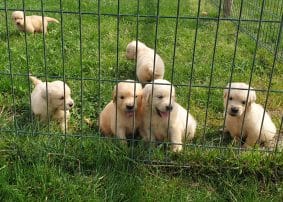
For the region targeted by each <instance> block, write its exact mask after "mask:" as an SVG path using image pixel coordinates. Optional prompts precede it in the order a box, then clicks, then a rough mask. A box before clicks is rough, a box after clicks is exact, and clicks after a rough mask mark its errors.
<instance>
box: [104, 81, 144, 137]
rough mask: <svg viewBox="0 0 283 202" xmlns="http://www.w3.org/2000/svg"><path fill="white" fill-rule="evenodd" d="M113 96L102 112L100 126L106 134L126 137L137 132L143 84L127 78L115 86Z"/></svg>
mask: <svg viewBox="0 0 283 202" xmlns="http://www.w3.org/2000/svg"><path fill="white" fill-rule="evenodd" d="M112 96H113V100H112V101H111V102H109V103H108V104H107V105H106V107H105V108H104V109H103V111H102V112H101V113H100V117H99V128H100V130H101V131H102V133H103V134H104V135H106V136H109V135H116V136H117V137H118V138H121V139H126V135H128V134H130V133H132V132H135V130H136V129H137V128H138V127H139V125H140V122H141V118H140V114H141V113H140V110H141V97H142V86H141V84H140V83H134V81H133V80H126V81H123V82H120V83H118V84H117V86H115V87H114V89H113V94H112ZM133 120H135V122H134V123H133ZM133 130H134V131H133ZM124 142H126V141H124Z"/></svg>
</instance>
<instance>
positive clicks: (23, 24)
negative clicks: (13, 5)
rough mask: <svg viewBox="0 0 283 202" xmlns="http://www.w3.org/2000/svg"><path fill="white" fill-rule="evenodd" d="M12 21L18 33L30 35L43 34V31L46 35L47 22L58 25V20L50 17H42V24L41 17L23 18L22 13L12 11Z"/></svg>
mask: <svg viewBox="0 0 283 202" xmlns="http://www.w3.org/2000/svg"><path fill="white" fill-rule="evenodd" d="M12 19H13V21H14V23H15V24H16V26H17V28H18V29H19V30H20V31H23V32H30V33H35V32H43V30H44V33H45V34H46V33H47V25H48V22H56V23H59V21H58V20H56V19H54V18H50V17H44V18H43V20H44V22H42V16H38V15H31V16H25V18H24V12H23V11H14V12H13V13H12ZM43 25H44V29H43Z"/></svg>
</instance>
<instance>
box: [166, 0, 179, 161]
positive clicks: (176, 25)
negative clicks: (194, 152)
mask: <svg viewBox="0 0 283 202" xmlns="http://www.w3.org/2000/svg"><path fill="white" fill-rule="evenodd" d="M179 15H180V0H178V1H177V11H176V19H175V30H174V48H173V57H172V70H171V76H170V80H171V85H170V100H169V106H171V105H172V102H173V101H172V95H173V94H172V91H173V88H174V87H173V85H174V72H175V71H174V70H175V56H176V47H177V34H178V25H179ZM170 119H171V111H170V112H169V117H168V122H167V126H168V127H167V140H168V142H169V141H170V136H171V135H173V134H170V132H169V130H170V129H169V128H170ZM174 144H179V143H172V144H171V145H170V146H179V145H174ZM167 145H168V144H167ZM168 151H169V149H167V150H166V152H165V159H166V160H167V159H168V160H169V158H168ZM168 160H167V161H168Z"/></svg>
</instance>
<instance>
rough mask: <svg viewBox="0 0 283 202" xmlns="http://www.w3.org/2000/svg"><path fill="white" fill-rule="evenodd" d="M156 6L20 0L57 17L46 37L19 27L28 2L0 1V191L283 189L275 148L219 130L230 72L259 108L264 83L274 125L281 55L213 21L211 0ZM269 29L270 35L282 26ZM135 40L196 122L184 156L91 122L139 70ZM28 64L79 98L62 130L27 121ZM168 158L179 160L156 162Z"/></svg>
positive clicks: (239, 192)
mask: <svg viewBox="0 0 283 202" xmlns="http://www.w3.org/2000/svg"><path fill="white" fill-rule="evenodd" d="M157 3H158V2H157V0H154V1H150V0H141V1H128V0H120V1H114V0H101V1H89V2H88V1H74V0H69V1H56V0H49V1H32V0H25V1H24V8H25V10H27V14H28V15H32V14H38V15H41V14H42V12H41V10H42V9H43V10H44V15H47V16H50V17H54V18H56V19H58V20H59V21H60V24H56V23H53V24H52V23H50V24H49V25H48V34H47V35H46V36H43V35H42V34H36V35H33V34H25V33H20V32H19V31H18V30H17V29H16V27H15V25H14V24H13V22H12V20H11V13H12V11H14V10H22V9H23V2H22V1H16V0H11V1H4V2H1V3H0V19H1V21H0V27H1V31H0V61H1V65H0V75H1V80H0V92H1V93H0V134H1V139H0V199H2V200H7V201H25V200H27V199H29V200H34V201H36V200H82V201H89V200H91V201H103V200H105V201H106V200H107V201H125V200H126V201H127V200H128V201H156V200H158V201H159V200H160V201H189V200H192V201H200V200H201V201H203V200H204V199H205V200H215V201H216V200H217V201H219V200H220V201H222V200H223V201H224V200H234V201H237V200H247V201H250V200H266V201H267V200H269V199H270V198H271V197H272V198H274V200H275V201H276V200H280V199H281V198H282V188H283V184H282V178H283V174H282V172H283V171H282V153H278V154H276V155H269V154H266V153H264V152H259V151H254V152H243V153H242V152H238V150H236V151H233V148H235V147H237V146H238V145H233V144H232V143H231V139H230V138H229V137H228V138H223V135H222V133H221V132H220V129H222V127H223V126H222V125H223V88H224V87H225V86H226V85H227V83H228V82H229V81H230V79H232V81H242V82H246V83H249V81H251V86H253V87H254V88H255V89H257V90H260V91H257V102H258V103H261V104H263V105H264V104H265V101H266V95H267V89H268V86H269V85H270V86H271V88H270V90H271V91H270V93H269V97H268V100H267V106H266V107H267V110H268V112H269V113H270V115H271V116H272V120H273V121H274V123H275V124H276V126H277V129H278V130H279V129H280V124H281V119H282V112H283V102H282V101H283V99H282V95H283V94H282V93H283V83H282V80H283V65H282V63H281V62H278V61H276V62H275V63H274V55H273V54H272V53H271V52H270V51H269V50H267V49H265V48H264V47H262V46H261V44H258V45H257V44H256V42H255V41H254V40H252V39H251V38H250V37H249V36H248V35H247V34H246V33H243V32H239V33H238V32H237V26H236V25H235V24H234V23H232V22H230V21H228V20H219V21H218V20H217V17H218V9H217V8H216V7H215V5H214V4H212V3H211V1H209V0H205V1H201V3H200V8H199V7H198V1H197V0H192V1H184V0H181V1H179V4H180V5H179V8H180V9H178V1H170V0H160V1H159V7H158V9H157ZM198 8H199V9H198ZM5 10H7V12H6V11H5ZM118 13H119V15H117V14H118ZM137 14H139V15H137ZM157 14H158V15H159V16H160V17H159V18H156V17H155V16H156V15H157ZM177 14H179V16H180V17H179V18H176V15H177ZM197 16H200V18H197ZM245 18H248V17H247V16H246V13H245ZM242 23H243V26H244V27H249V26H246V25H247V24H249V23H250V24H252V27H255V24H256V23H255V22H250V21H245V22H242ZM267 27H268V26H263V29H267ZM272 27H273V31H274V32H273V33H275V34H273V35H272V36H273V41H275V42H276V40H277V38H278V36H277V34H278V31H277V30H278V29H279V24H275V25H274V24H272ZM265 31H266V30H265ZM262 33H266V32H262ZM276 36H277V37H276ZM260 37H266V35H265V34H262V35H260ZM136 38H138V39H139V40H140V41H142V42H144V43H146V44H147V45H148V46H149V47H152V48H155V49H156V51H157V52H158V54H159V55H160V56H161V57H162V58H163V60H164V63H165V79H167V80H169V81H171V82H172V83H173V84H174V86H175V87H176V93H177V96H176V97H177V101H178V102H179V103H180V104H181V105H182V106H184V107H185V108H189V110H190V113H191V114H192V115H193V116H194V117H195V118H196V120H197V121H198V128H197V135H196V138H195V139H194V140H193V141H192V142H190V144H189V145H188V147H186V149H185V151H184V152H183V153H182V154H180V155H174V154H172V153H171V152H170V151H169V150H167V149H166V147H163V146H162V145H161V146H159V147H157V148H155V147H150V148H145V147H144V145H143V144H142V142H138V141H136V142H133V143H131V144H129V145H130V146H129V147H127V148H125V147H124V146H121V145H120V144H119V143H118V141H116V140H109V139H105V138H103V137H101V135H100V133H99V131H98V127H97V125H96V123H97V118H98V115H99V113H100V111H101V110H102V109H103V107H104V106H105V105H106V104H107V103H108V102H109V101H110V100H111V97H112V89H113V87H114V85H115V83H116V82H117V81H120V80H124V79H136V75H135V63H134V62H133V61H128V60H126V57H125V48H126V46H127V44H128V43H129V42H130V41H132V40H134V39H136ZM281 42H282V40H281ZM235 45H237V46H236V49H235ZM29 73H32V74H33V75H35V76H37V77H39V78H41V79H42V80H48V81H52V80H56V79H60V80H65V81H66V82H67V83H68V85H69V86H70V88H71V89H72V97H73V99H74V100H75V104H76V105H75V108H73V109H72V112H71V120H70V129H69V131H68V132H67V134H63V133H62V132H61V131H60V130H59V127H58V125H57V124H56V123H53V122H50V123H49V124H42V123H39V122H37V121H36V120H35V119H34V117H33V115H32V112H31V109H30V96H29V95H30V93H31V90H32V87H33V86H32V85H31V83H30V81H29V79H28V74H29ZM270 76H272V79H270ZM85 118H88V119H90V120H91V121H92V122H93V123H94V124H93V125H89V124H88V123H87V122H85ZM215 147H225V148H228V149H223V150H222V149H218V148H216V149H215ZM144 161H145V162H146V163H145V164H144V163H143V162H144ZM155 162H156V164H155ZM148 163H149V164H150V163H154V165H152V166H148ZM164 163H165V164H170V165H171V164H178V165H176V166H172V165H171V166H169V167H163V166H158V165H160V164H162V165H163V164H164ZM184 165H185V167H184ZM280 165H281V167H280ZM180 166H181V167H180ZM280 180H281V181H280ZM247 187H249V189H246V188H247ZM1 197H2V198H1Z"/></svg>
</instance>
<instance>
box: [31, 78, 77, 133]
mask: <svg viewBox="0 0 283 202" xmlns="http://www.w3.org/2000/svg"><path fill="white" fill-rule="evenodd" d="M30 80H31V81H32V82H33V84H34V85H35V88H34V90H33V91H32V93H31V109H32V111H33V113H34V114H35V116H37V117H38V118H39V120H41V121H45V122H46V121H48V120H49V118H50V119H55V120H57V121H59V123H60V127H61V130H62V131H65V128H66V129H67V128H68V120H69V118H70V112H69V110H70V109H71V108H72V107H73V106H74V101H73V99H72V98H71V90H70V88H69V87H68V85H67V84H65V83H64V82H62V81H53V82H42V81H41V80H39V79H37V78H36V77H34V76H30ZM46 86H47V88H46ZM47 110H48V111H47ZM48 116H49V117H48ZM65 118H66V121H65ZM65 123H66V125H65Z"/></svg>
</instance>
